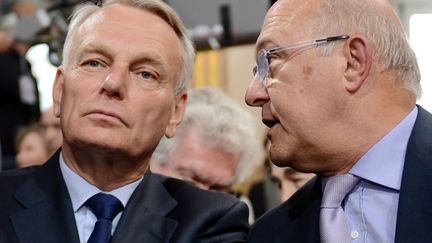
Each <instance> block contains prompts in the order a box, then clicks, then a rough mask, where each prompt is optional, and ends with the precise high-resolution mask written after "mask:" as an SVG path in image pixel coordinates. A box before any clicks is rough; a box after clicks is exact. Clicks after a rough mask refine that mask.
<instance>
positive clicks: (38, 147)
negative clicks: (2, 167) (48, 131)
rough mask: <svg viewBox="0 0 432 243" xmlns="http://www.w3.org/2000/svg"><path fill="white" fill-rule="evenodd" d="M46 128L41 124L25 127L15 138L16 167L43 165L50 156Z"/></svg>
mask: <svg viewBox="0 0 432 243" xmlns="http://www.w3.org/2000/svg"><path fill="white" fill-rule="evenodd" d="M44 132H45V130H44V128H43V127H42V126H41V125H39V124H33V125H30V126H27V127H23V128H21V129H20V130H19V131H18V134H17V136H16V139H15V150H16V158H15V160H16V167H17V168H23V167H27V166H33V165H41V164H43V163H45V161H46V160H47V159H48V157H49V155H50V154H49V153H48V146H47V143H46V141H45V136H44Z"/></svg>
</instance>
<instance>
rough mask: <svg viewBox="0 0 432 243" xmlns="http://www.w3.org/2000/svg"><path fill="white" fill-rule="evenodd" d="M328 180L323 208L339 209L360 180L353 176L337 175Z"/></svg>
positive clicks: (322, 203)
mask: <svg viewBox="0 0 432 243" xmlns="http://www.w3.org/2000/svg"><path fill="white" fill-rule="evenodd" d="M326 180H327V182H326V184H325V188H324V192H323V198H322V202H321V208H337V207H339V206H341V204H342V201H343V200H344V198H345V197H346V195H347V194H348V193H349V192H350V191H351V190H352V189H353V188H354V186H355V185H356V184H357V182H358V178H357V177H354V176H353V175H351V174H344V175H336V176H332V177H329V178H327V179H326Z"/></svg>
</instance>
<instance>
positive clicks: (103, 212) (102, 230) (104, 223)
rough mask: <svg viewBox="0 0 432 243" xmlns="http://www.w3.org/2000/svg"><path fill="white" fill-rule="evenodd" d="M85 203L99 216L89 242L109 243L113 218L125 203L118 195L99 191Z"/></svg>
mask: <svg viewBox="0 0 432 243" xmlns="http://www.w3.org/2000/svg"><path fill="white" fill-rule="evenodd" d="M85 205H86V206H87V207H89V208H90V210H91V211H92V212H93V213H94V215H95V216H96V218H97V221H96V224H95V227H94V230H93V232H92V234H91V235H90V238H89V240H88V241H87V242H88V243H108V242H109V240H110V238H111V228H112V220H113V219H114V218H115V216H116V215H117V214H118V213H120V212H121V211H122V210H123V204H122V203H121V202H120V200H118V199H117V198H116V197H114V196H112V195H109V194H105V193H98V194H96V195H94V196H92V197H91V198H89V199H88V200H87V201H86V202H85Z"/></svg>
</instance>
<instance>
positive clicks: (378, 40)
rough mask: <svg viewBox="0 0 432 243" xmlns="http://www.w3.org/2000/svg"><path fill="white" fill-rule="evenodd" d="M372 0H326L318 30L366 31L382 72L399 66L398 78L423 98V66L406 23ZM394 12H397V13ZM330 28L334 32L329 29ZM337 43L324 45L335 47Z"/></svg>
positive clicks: (338, 31) (320, 11)
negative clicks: (410, 39)
mask: <svg viewBox="0 0 432 243" xmlns="http://www.w3.org/2000/svg"><path fill="white" fill-rule="evenodd" d="M380 10H382V8H379V7H377V5H376V4H371V2H370V1H369V0H366V1H359V0H343V1H339V0H337V1H335V0H323V1H322V2H321V6H320V8H319V9H318V12H317V21H316V23H317V29H315V31H316V30H317V31H318V32H319V33H326V34H328V35H340V34H362V35H364V36H365V37H366V38H368V40H369V41H370V43H371V44H372V48H373V60H375V61H377V62H378V63H380V64H381V72H385V71H389V70H396V79H397V81H400V82H403V83H402V85H403V86H404V87H405V88H406V89H407V90H409V91H410V92H411V93H413V94H414V95H415V96H416V97H417V98H420V96H421V93H422V90H421V86H420V79H421V76H420V70H419V67H418V64H417V59H416V56H415V54H414V51H413V50H412V49H411V47H410V45H409V43H408V40H407V38H406V35H405V33H404V30H403V28H402V25H401V23H400V22H396V21H394V20H392V19H390V17H389V15H388V14H383V13H382V12H381V11H380ZM394 16H397V15H396V13H394ZM329 31H330V33H329ZM332 46H334V44H333V45H328V46H327V47H324V50H325V52H329V51H331V48H332Z"/></svg>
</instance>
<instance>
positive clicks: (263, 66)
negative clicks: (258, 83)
mask: <svg viewBox="0 0 432 243" xmlns="http://www.w3.org/2000/svg"><path fill="white" fill-rule="evenodd" d="M268 68H269V66H268V59H267V51H266V50H264V49H262V50H261V51H260V52H259V53H258V74H259V77H260V79H261V80H262V81H264V80H265V78H266V76H267V72H268Z"/></svg>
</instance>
